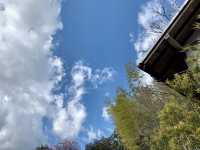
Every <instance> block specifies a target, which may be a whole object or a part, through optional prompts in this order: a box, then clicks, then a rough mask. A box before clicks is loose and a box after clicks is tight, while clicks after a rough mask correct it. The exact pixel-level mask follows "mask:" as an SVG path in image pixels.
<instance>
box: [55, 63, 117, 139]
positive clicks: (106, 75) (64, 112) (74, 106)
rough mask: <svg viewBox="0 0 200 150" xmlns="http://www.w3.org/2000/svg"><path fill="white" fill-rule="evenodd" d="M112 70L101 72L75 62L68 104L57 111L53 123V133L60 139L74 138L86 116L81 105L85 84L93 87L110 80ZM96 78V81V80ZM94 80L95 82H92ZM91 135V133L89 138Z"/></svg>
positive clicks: (105, 69)
mask: <svg viewBox="0 0 200 150" xmlns="http://www.w3.org/2000/svg"><path fill="white" fill-rule="evenodd" d="M110 70H112V71H113V69H108V68H103V69H102V70H100V69H96V70H94V71H93V69H92V68H91V67H89V66H87V65H85V64H84V63H83V62H81V61H79V62H77V63H76V64H75V65H74V66H73V68H72V71H71V77H72V84H71V86H70V87H69V92H68V93H69V95H70V98H69V102H68V104H67V107H66V108H63V109H61V110H60V111H59V113H58V115H57V116H56V118H55V121H54V124H53V126H54V132H55V133H56V134H57V135H58V136H59V137H61V138H70V139H72V138H75V137H77V135H78V134H79V132H80V131H81V129H82V127H83V123H84V121H85V118H86V116H87V113H86V108H85V106H84V105H83V104H82V101H81V100H82V99H83V95H84V94H85V93H86V90H87V89H86V87H85V86H86V85H85V84H86V82H91V83H94V82H95V85H98V84H102V83H103V82H106V81H109V80H111V79H112V77H113V75H112V72H111V71H110ZM97 76H98V79H96V78H97ZM94 79H95V80H94ZM92 135H93V134H92V133H91V134H90V136H92Z"/></svg>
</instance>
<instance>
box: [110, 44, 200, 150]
mask: <svg viewBox="0 0 200 150" xmlns="http://www.w3.org/2000/svg"><path fill="white" fill-rule="evenodd" d="M188 48H190V50H192V53H191V52H190V53H189V57H188V59H187V62H188V66H189V69H188V70H187V71H186V72H184V73H182V74H177V75H175V77H174V79H173V80H170V81H167V85H168V86H166V84H165V85H164V84H161V83H158V82H153V83H152V85H143V84H141V82H140V81H141V80H142V76H141V75H140V74H139V73H138V72H137V71H134V67H133V66H132V65H131V64H128V65H127V67H126V69H127V74H128V82H129V89H128V90H127V91H125V90H120V91H118V92H117V96H116V103H115V104H113V105H111V107H110V113H111V114H112V117H113V120H114V122H115V124H116V126H117V127H116V128H117V131H118V133H119V135H120V137H121V138H122V142H123V143H124V144H125V145H126V146H127V148H128V149H129V150H196V149H200V101H199V100H200V51H199V50H200V44H199V43H198V42H197V43H195V44H194V45H192V46H190V47H188ZM169 87H170V88H169ZM179 93H180V94H179Z"/></svg>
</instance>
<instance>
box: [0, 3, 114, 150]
mask: <svg viewBox="0 0 200 150" xmlns="http://www.w3.org/2000/svg"><path fill="white" fill-rule="evenodd" d="M47 10H48V11H47ZM60 11H61V0H14V1H13V0H5V1H0V16H1V17H0V45H1V46H0V53H1V54H0V68H1V72H0V105H1V109H0V149H1V150H29V149H34V148H35V147H36V146H38V145H40V144H42V143H47V142H48V135H47V134H46V132H45V131H44V126H45V124H44V121H43V119H44V118H48V119H49V120H51V121H52V123H53V129H48V130H50V132H52V133H53V134H56V135H58V136H59V137H60V138H65V137H73V136H76V135H77V134H78V132H79V131H80V129H81V126H82V123H83V122H84V119H85V117H86V109H85V107H84V105H83V104H82V103H81V99H82V96H83V94H84V93H85V92H86V91H85V87H84V83H85V81H87V80H92V78H94V77H93V76H94V75H95V74H94V73H92V69H91V68H90V67H88V66H84V65H83V64H81V63H77V64H76V65H75V66H74V67H73V69H72V71H71V76H72V84H71V86H70V89H69V93H70V94H71V95H70V98H69V100H68V103H67V106H65V105H64V102H65V100H64V96H63V94H54V90H55V89H56V88H57V86H58V85H59V83H60V82H61V81H62V78H63V76H64V75H65V71H64V68H63V63H62V61H61V59H60V58H58V57H56V56H54V55H53V53H52V49H53V48H54V45H53V42H52V41H53V35H54V34H55V33H56V31H57V30H60V29H62V23H61V21H60V19H59V15H60ZM105 70H106V69H105ZM106 71H107V70H106ZM106 71H100V74H101V73H102V72H106ZM97 72H98V71H97ZM102 74H103V75H105V74H106V75H105V77H103V75H100V77H99V78H98V80H97V79H95V80H94V81H97V82H100V83H102V82H103V81H106V79H110V78H111V77H110V76H111V75H110V74H107V73H102ZM95 78H96V77H95ZM100 79H101V80H100ZM45 130H46V128H45Z"/></svg>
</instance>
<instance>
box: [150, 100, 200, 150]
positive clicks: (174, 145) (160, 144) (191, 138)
mask: <svg viewBox="0 0 200 150" xmlns="http://www.w3.org/2000/svg"><path fill="white" fill-rule="evenodd" d="M188 105H190V104H188ZM188 105H186V104H185V103H178V102H177V100H176V99H173V100H171V101H170V102H169V103H167V104H166V105H165V106H164V108H163V109H162V110H161V112H160V113H159V119H160V127H159V128H158V129H156V130H155V133H154V134H153V136H152V137H153V138H152V143H151V149H152V150H194V149H200V132H199V130H200V115H199V112H198V111H196V107H192V109H191V108H190V107H188ZM198 107H199V106H198Z"/></svg>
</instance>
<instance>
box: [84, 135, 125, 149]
mask: <svg viewBox="0 0 200 150" xmlns="http://www.w3.org/2000/svg"><path fill="white" fill-rule="evenodd" d="M85 149H86V150H126V148H125V146H124V145H123V144H122V142H121V138H120V137H119V135H118V133H117V132H116V131H114V133H113V134H112V135H111V136H110V137H108V138H104V137H103V138H102V139H100V140H95V141H94V142H93V143H89V144H87V145H86V148H85Z"/></svg>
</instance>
